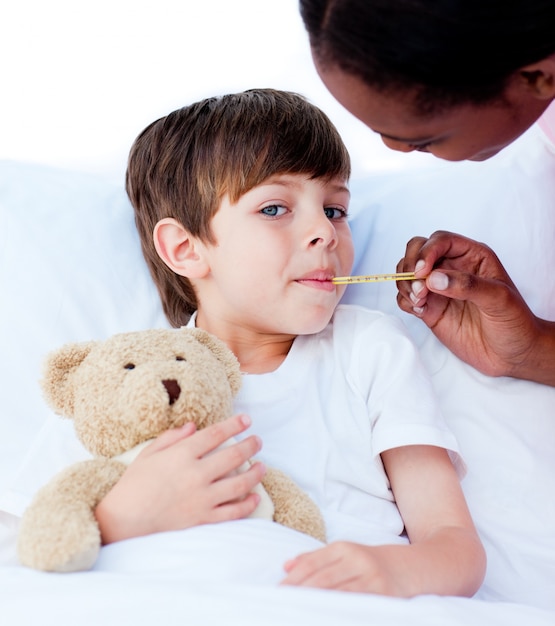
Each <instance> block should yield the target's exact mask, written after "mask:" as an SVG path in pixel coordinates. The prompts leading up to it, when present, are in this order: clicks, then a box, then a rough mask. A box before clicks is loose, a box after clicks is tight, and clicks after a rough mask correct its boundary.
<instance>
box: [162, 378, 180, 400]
mask: <svg viewBox="0 0 555 626" xmlns="http://www.w3.org/2000/svg"><path fill="white" fill-rule="evenodd" d="M162 384H163V385H164V387H165V388H166V391H167V392H168V396H169V397H170V404H173V403H174V402H175V401H176V400H177V399H178V398H179V395H180V394H181V387H180V386H179V385H178V383H177V380H173V379H172V380H163V381H162Z"/></svg>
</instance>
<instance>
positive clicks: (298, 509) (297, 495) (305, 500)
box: [262, 468, 326, 542]
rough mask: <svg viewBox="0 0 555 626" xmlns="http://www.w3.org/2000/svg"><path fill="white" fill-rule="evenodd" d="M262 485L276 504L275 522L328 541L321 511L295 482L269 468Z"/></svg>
mask: <svg viewBox="0 0 555 626" xmlns="http://www.w3.org/2000/svg"><path fill="white" fill-rule="evenodd" d="M262 484H263V485H264V488H265V489H266V491H267V492H268V494H269V495H270V497H271V498H272V501H273V503H274V508H275V513H274V521H275V522H277V523H278V524H283V526H288V527H289V528H293V529H294V530H298V531H299V532H302V533H305V534H307V535H310V536H311V537H314V538H315V539H318V540H319V541H322V542H325V541H326V527H325V523H324V518H323V517H322V513H321V512H320V509H319V508H318V507H317V506H316V504H315V503H314V502H313V500H312V499H311V498H310V497H309V496H308V495H307V494H306V493H305V492H304V491H303V490H302V489H301V488H300V487H299V486H298V485H297V484H296V483H295V482H293V481H292V480H291V479H290V478H289V477H288V476H287V475H285V474H284V473H283V472H281V471H279V470H276V469H274V468H269V469H268V470H267V472H266V475H265V476H264V479H263V480H262Z"/></svg>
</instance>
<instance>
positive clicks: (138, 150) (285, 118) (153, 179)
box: [126, 89, 350, 327]
mask: <svg viewBox="0 0 555 626" xmlns="http://www.w3.org/2000/svg"><path fill="white" fill-rule="evenodd" d="M286 173H294V174H304V175H307V176H309V177H310V178H324V179H330V178H334V177H336V176H339V177H341V178H344V179H348V178H349V175H350V159H349V154H348V152H347V149H346V147H345V145H344V144H343V141H342V140H341V137H340V136H339V133H338V132H337V130H336V128H335V127H334V126H333V124H332V123H331V121H330V120H329V119H328V117H327V116H326V115H325V114H324V113H323V112H322V111H321V110H320V109H318V108H317V107H315V106H314V105H312V104H310V103H309V102H308V101H307V100H306V99H305V98H303V97H302V96H300V95H298V94H294V93H290V92H285V91H277V90H274V89H252V90H249V91H245V92H241V93H236V94H229V95H225V96H221V97H214V98H207V99H205V100H201V101H200V102H196V103H194V104H191V105H190V106H186V107H183V108H182V109H179V110H177V111H174V112H173V113H170V114H169V115H167V116H166V117H162V118H160V119H159V120H157V121H155V122H153V123H152V124H150V125H149V126H148V127H147V128H146V129H145V130H143V132H142V133H141V134H140V135H139V136H138V137H137V139H136V140H135V142H134V144H133V146H132V148H131V152H130V154H129V161H128V166H127V173H126V190H127V194H128V196H129V199H130V200H131V204H132V205H133V208H134V210H135V222H136V224H137V229H138V231H139V236H140V239H141V246H142V250H143V254H144V257H145V259H146V262H147V265H148V267H149V269H150V272H151V274H152V277H153V279H154V282H155V284H156V286H157V287H158V291H159V293H160V297H161V300H162V305H163V307H164V312H165V314H166V317H167V318H168V320H169V321H170V323H171V324H172V326H175V327H179V326H182V325H184V324H186V323H187V321H188V319H189V317H190V316H191V314H192V313H193V312H194V311H195V310H196V309H197V299H196V295H195V292H194V290H193V287H192V285H191V283H190V282H189V280H188V279H187V278H185V277H183V276H179V275H177V274H175V273H174V272H173V271H172V270H170V269H169V268H168V267H167V266H166V264H165V263H163V261H162V260H161V259H160V257H159V256H158V253H157V252H156V249H155V247H154V242H153V232H154V227H155V226H156V224H157V223H158V222H159V221H160V220H161V219H163V218H165V217H172V218H174V219H176V220H177V221H178V222H179V223H180V224H182V226H183V227H184V228H185V229H186V230H187V231H188V232H189V233H190V234H191V235H192V236H194V237H198V238H200V239H201V240H203V241H208V242H211V243H213V238H212V233H211V229H210V225H211V220H212V217H213V216H214V214H215V213H216V211H217V210H218V207H219V205H220V202H221V200H222V198H223V197H224V196H225V195H228V196H229V198H230V200H231V202H236V201H237V200H238V199H239V198H240V197H241V196H242V195H243V194H245V193H246V192H247V191H249V190H250V189H252V188H253V187H255V186H257V185H259V184H261V183H262V182H264V181H265V180H266V179H268V178H269V177H270V176H272V175H275V174H286Z"/></svg>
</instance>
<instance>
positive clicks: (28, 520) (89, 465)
mask: <svg viewBox="0 0 555 626" xmlns="http://www.w3.org/2000/svg"><path fill="white" fill-rule="evenodd" d="M124 470H125V465H123V464H122V463H119V462H118V461H113V460H109V459H92V460H89V461H83V462H81V463H77V464H75V465H72V466H70V467H68V468H67V469H65V470H63V471H62V472H60V473H59V474H57V475H56V476H55V477H54V478H53V479H52V480H51V481H50V482H49V483H47V484H46V485H45V486H44V487H42V488H41V489H40V490H39V491H38V492H37V494H36V496H35V497H34V499H33V501H32V502H31V504H30V506H29V507H28V509H27V510H26V511H25V513H24V514H23V518H22V520H21V527H20V531H19V537H18V545H17V550H18V556H19V559H20V561H21V563H22V564H23V565H26V566H28V567H32V568H34V569H39V570H44V571H51V572H73V571H79V570H86V569H89V568H90V567H92V566H93V565H94V563H95V561H96V559H97V556H98V551H99V550H100V544H101V537H100V530H99V528H98V524H97V522H96V518H95V516H94V510H95V508H96V505H97V504H98V503H99V502H100V500H101V499H102V498H103V497H104V496H105V495H106V494H107V493H108V491H110V489H111V488H112V487H113V485H115V483H116V482H117V481H118V480H119V479H120V477H121V475H122V474H123V472H124Z"/></svg>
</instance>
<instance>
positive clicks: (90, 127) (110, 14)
mask: <svg viewBox="0 0 555 626" xmlns="http://www.w3.org/2000/svg"><path fill="white" fill-rule="evenodd" d="M0 57H1V59H2V60H1V65H0V67H1V72H2V74H1V92H0V98H1V100H0V101H1V105H0V106H1V115H0V159H14V160H23V161H34V162H40V163H47V164H52V165H56V166H62V167H68V168H72V169H79V170H85V171H91V172H96V173H101V174H103V175H108V176H110V177H114V178H116V179H122V177H123V174H124V171H125V162H126V158H127V152H128V149H129V147H130V145H131V143H132V141H133V139H134V138H135V136H136V135H137V134H138V133H139V132H140V131H141V130H142V129H143V128H144V127H145V126H146V125H147V124H149V123H150V122H151V121H153V120H154V119H156V118H158V117H160V116H162V115H165V114H167V113H169V112H170V111H171V110H173V109H176V108H179V107H181V106H183V105H185V104H188V103H190V102H192V101H194V100H197V99H199V98H203V97H206V96H212V95H218V94H223V93H227V92H233V91H240V90H243V89H248V88H252V87H276V88H281V89H288V90H292V91H297V92H299V93H302V94H304V95H305V96H307V97H308V98H309V99H310V100H311V101H312V102H314V103H315V104H317V105H318V106H320V107H321V108H323V109H324V110H325V111H326V112H327V113H328V115H329V116H330V117H331V119H332V120H333V121H334V123H335V124H336V125H337V127H338V129H339V131H340V132H341V133H342V135H343V137H344V139H345V142H346V144H347V146H348V148H349V150H350V152H351V155H352V157H353V165H354V177H356V176H358V175H361V174H363V173H364V172H365V171H368V170H376V169H390V168H396V167H405V166H407V165H409V166H411V167H412V166H417V165H419V164H421V163H422V162H423V161H422V160H421V157H422V156H424V159H425V160H426V161H429V159H430V157H429V155H416V154H411V155H402V154H399V153H395V152H392V151H390V150H387V149H386V148H385V147H384V146H383V145H382V144H381V141H380V139H379V137H377V136H376V135H375V134H374V133H372V131H370V130H368V129H367V128H366V127H364V126H363V125H362V124H361V123H360V122H358V121H357V120H355V119H354V118H353V117H352V116H351V115H350V114H349V113H347V112H346V111H345V110H343V109H342V107H341V106H340V105H339V104H337V103H336V102H335V101H334V99H333V98H332V97H331V95H329V94H328V92H327V91H326V89H325V88H324V86H323V85H322V84H321V82H320V79H319V78H318V76H317V74H316V72H315V70H314V68H313V65H312V61H311V58H310V51H309V46H308V38H307V36H306V33H305V31H304V27H303V24H302V21H301V18H300V15H299V12H298V3H297V0H96V1H95V2H87V1H86V0H4V2H3V6H2V8H1V9H0Z"/></svg>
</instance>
